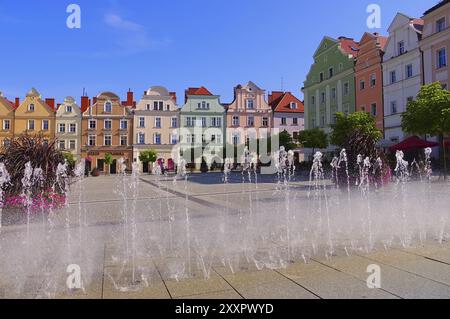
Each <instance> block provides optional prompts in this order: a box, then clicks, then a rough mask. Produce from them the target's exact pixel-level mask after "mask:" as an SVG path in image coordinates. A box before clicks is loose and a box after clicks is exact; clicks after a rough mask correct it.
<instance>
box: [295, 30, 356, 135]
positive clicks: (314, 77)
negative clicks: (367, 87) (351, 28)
mask: <svg viewBox="0 0 450 319" xmlns="http://www.w3.org/2000/svg"><path fill="white" fill-rule="evenodd" d="M358 52H359V44H358V42H356V41H354V40H353V39H350V38H345V37H340V38H338V39H333V38H330V37H325V38H324V39H323V40H322V42H321V43H320V46H319V48H318V49H317V51H316V52H315V54H314V64H313V65H312V66H311V69H310V71H309V73H308V76H307V78H306V81H305V83H304V88H303V93H304V99H305V102H304V104H305V129H313V128H317V127H318V128H320V129H323V130H324V131H325V132H326V133H329V132H330V125H332V124H333V123H334V122H335V116H334V115H335V114H336V113H337V112H343V113H346V114H350V113H353V112H355V109H356V107H355V105H356V96H355V94H356V91H355V75H354V74H355V73H354V65H355V61H356V58H357V56H358Z"/></svg>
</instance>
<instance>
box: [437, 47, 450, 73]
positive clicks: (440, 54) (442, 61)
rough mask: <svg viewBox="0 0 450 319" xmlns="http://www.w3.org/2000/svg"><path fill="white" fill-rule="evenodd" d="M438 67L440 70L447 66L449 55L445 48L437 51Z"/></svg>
mask: <svg viewBox="0 0 450 319" xmlns="http://www.w3.org/2000/svg"><path fill="white" fill-rule="evenodd" d="M436 66H437V68H438V69H440V68H443V67H446V66H447V53H446V50H445V48H442V49H440V50H438V51H437V63H436Z"/></svg>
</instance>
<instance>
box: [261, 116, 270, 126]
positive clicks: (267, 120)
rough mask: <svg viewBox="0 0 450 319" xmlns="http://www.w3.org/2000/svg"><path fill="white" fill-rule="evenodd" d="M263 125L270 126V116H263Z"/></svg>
mask: <svg viewBox="0 0 450 319" xmlns="http://www.w3.org/2000/svg"><path fill="white" fill-rule="evenodd" d="M262 126H264V127H268V126H269V118H268V117H263V119H262Z"/></svg>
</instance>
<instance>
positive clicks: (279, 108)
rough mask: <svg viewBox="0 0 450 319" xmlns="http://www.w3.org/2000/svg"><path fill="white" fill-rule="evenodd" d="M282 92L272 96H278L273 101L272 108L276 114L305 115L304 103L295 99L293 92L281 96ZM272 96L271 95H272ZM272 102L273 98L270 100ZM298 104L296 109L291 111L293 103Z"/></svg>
mask: <svg viewBox="0 0 450 319" xmlns="http://www.w3.org/2000/svg"><path fill="white" fill-rule="evenodd" d="M279 93H280V92H273V93H272V94H276V98H275V99H272V102H271V103H270V106H271V107H272V110H273V111H274V112H281V113H304V112H305V106H304V104H303V102H302V101H300V100H299V99H298V98H297V97H295V96H294V95H293V94H292V93H291V92H285V93H282V94H281V95H279ZM272 94H271V95H272ZM269 100H271V98H269ZM292 102H295V103H297V108H296V109H291V103H292Z"/></svg>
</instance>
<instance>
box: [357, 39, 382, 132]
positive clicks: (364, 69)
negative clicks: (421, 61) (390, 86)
mask: <svg viewBox="0 0 450 319" xmlns="http://www.w3.org/2000/svg"><path fill="white" fill-rule="evenodd" d="M386 43H387V37H383V36H380V35H379V34H378V33H368V32H366V33H365V34H364V35H363V37H362V39H361V41H360V43H359V49H360V50H359V55H358V60H357V61H356V64H355V81H356V83H355V87H356V111H367V112H369V113H370V114H372V115H373V116H374V117H375V119H376V124H377V127H378V128H379V129H380V130H384V107H383V76H382V65H381V63H382V61H383V60H382V58H383V54H384V47H385V46H386Z"/></svg>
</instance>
